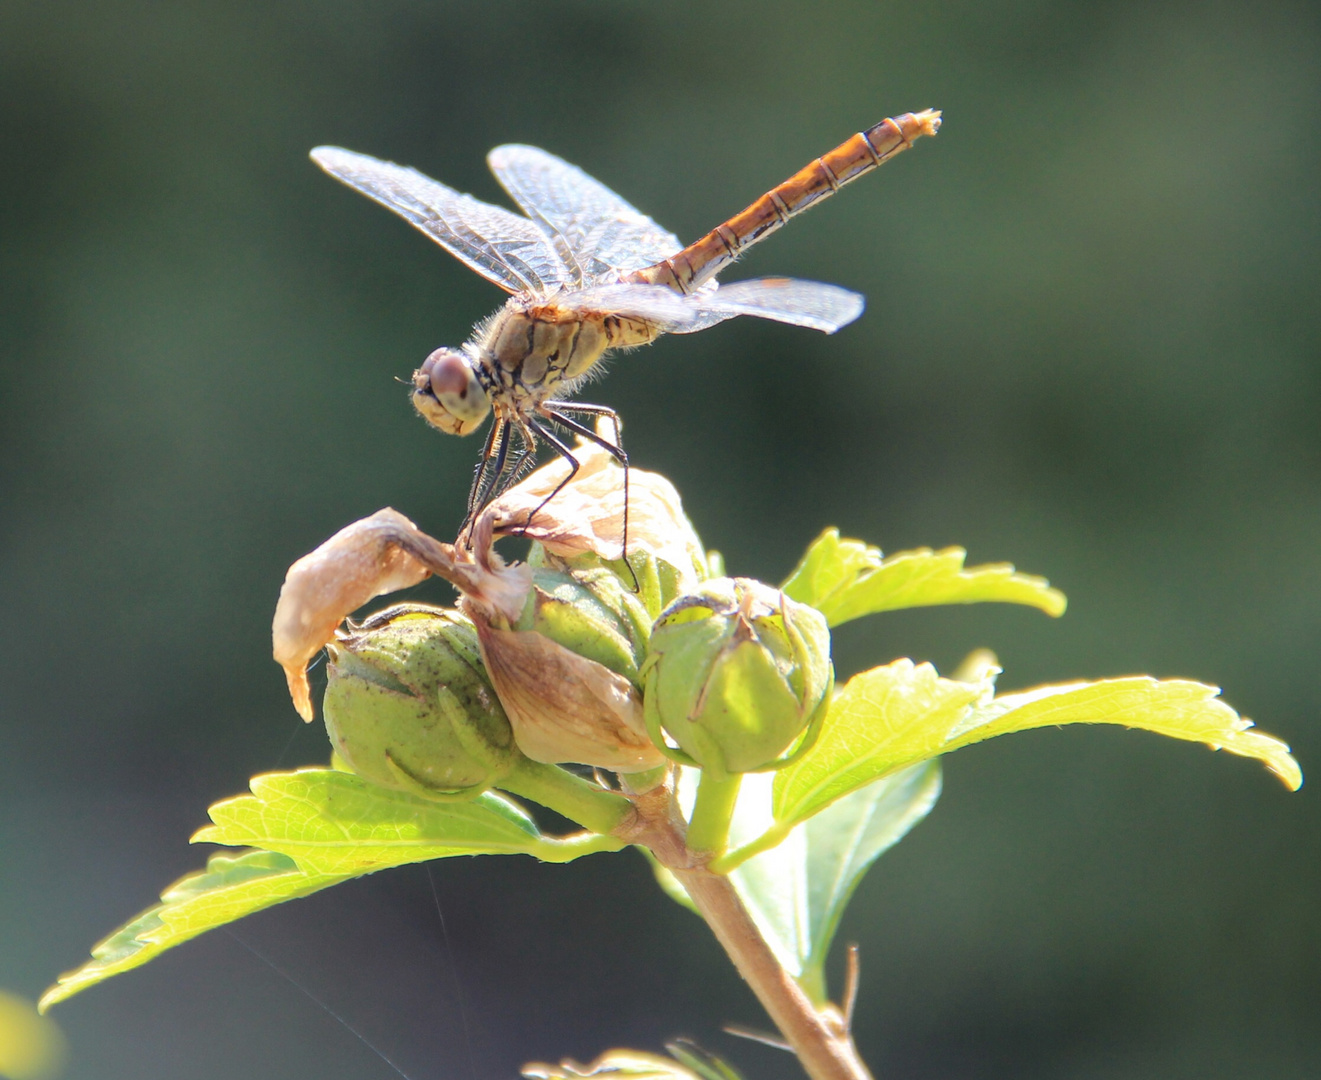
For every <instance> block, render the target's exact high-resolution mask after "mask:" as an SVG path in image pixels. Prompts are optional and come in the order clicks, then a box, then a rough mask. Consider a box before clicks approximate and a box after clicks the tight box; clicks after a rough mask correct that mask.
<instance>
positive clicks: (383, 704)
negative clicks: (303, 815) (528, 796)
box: [323, 605, 519, 798]
mask: <svg viewBox="0 0 1321 1080" xmlns="http://www.w3.org/2000/svg"><path fill="white" fill-rule="evenodd" d="M327 648H328V652H329V654H330V664H329V668H328V670H329V682H328V684H327V686H326V697H325V703H324V706H323V712H324V714H325V721H326V732H327V734H328V735H329V736H330V741H331V744H332V745H333V746H334V748H335V751H336V753H337V754H338V756H339V757H340V758H341V759H342V760H343V762H344V763H345V764H346V765H347V766H348V767H349V768H350V769H351V770H352V771H353V772H355V773H357V774H358V775H359V776H361V777H363V778H364V779H367V780H371V781H373V782H374V783H377V784H380V785H382V786H384V787H389V788H395V789H399V790H404V791H411V792H413V793H414V794H420V795H425V796H427V797H430V798H447V797H449V798H455V797H457V798H463V797H472V796H475V795H477V794H479V793H480V792H482V791H484V790H486V789H487V788H488V787H490V786H491V785H492V784H494V783H496V782H498V781H499V780H500V779H501V778H502V777H503V776H505V775H506V774H507V773H508V772H509V770H510V769H511V768H512V767H513V765H514V763H515V761H516V760H517V759H518V756H519V754H518V748H517V747H516V746H515V744H514V737H513V731H512V730H511V728H510V725H509V721H508V719H507V718H506V716H505V712H504V709H503V708H502V707H501V705H500V701H499V699H498V698H497V697H496V695H495V692H494V690H492V688H491V684H490V682H489V681H488V679H487V677H486V674H485V672H484V670H483V668H482V662H481V653H480V649H479V646H478V642H477V633H476V631H475V630H474V629H473V626H472V624H471V623H470V622H469V621H468V620H467V619H466V618H464V617H463V616H462V615H460V614H459V613H458V612H455V611H447V610H444V609H441V608H432V607H426V606H423V605H398V606H396V607H392V608H387V609H386V610H385V611H381V612H378V613H377V614H375V615H373V616H371V617H370V618H368V619H367V620H366V621H364V622H363V623H361V624H359V625H356V626H353V625H351V626H350V629H349V630H348V631H341V633H340V634H339V635H338V639H337V640H336V642H335V643H334V644H332V645H330V646H328V647H327Z"/></svg>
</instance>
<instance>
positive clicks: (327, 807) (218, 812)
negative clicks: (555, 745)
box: [193, 769, 621, 876]
mask: <svg viewBox="0 0 1321 1080" xmlns="http://www.w3.org/2000/svg"><path fill="white" fill-rule="evenodd" d="M251 787H252V794H251V795H239V796H236V797H234V798H232V799H225V800H224V801H223V802H218V803H216V804H215V805H214V806H213V807H211V811H210V813H211V820H212V821H213V822H214V824H213V825H209V826H207V827H205V828H203V829H200V830H199V831H198V832H197V834H196V835H195V836H194V837H193V840H194V841H195V842H205V843H211V844H229V845H233V846H242V847H259V848H263V849H265V850H267V851H278V852H281V853H282V854H285V855H288V856H290V857H291V858H292V859H294V860H295V861H296V862H297V863H298V865H299V867H301V868H302V869H304V870H306V871H308V872H311V873H331V874H344V875H349V876H352V875H354V874H367V873H371V872H372V871H374V870H380V869H383V868H385V867H387V866H401V865H403V864H404V863H413V862H422V861H425V860H428V859H440V858H444V857H446V856H448V855H478V854H517V853H522V854H527V855H534V856H536V857H537V858H538V859H541V860H543V861H545V862H567V861H568V860H569V859H574V858H577V857H578V856H579V855H585V854H588V853H590V852H592V851H607V850H614V849H617V848H618V847H620V846H621V845H620V843H619V841H617V840H614V839H613V838H611V837H606V836H596V835H593V834H582V835H579V836H573V837H567V838H564V839H558V838H555V837H549V836H543V835H542V834H541V833H540V832H539V831H538V830H537V827H536V825H535V824H534V822H533V821H532V819H531V818H530V817H528V815H527V814H526V813H525V812H524V811H523V810H522V809H521V808H520V807H519V806H518V805H517V804H516V803H514V802H513V801H512V800H510V799H508V798H505V797H504V796H503V795H497V794H495V793H493V792H487V793H486V794H484V795H480V796H478V797H477V798H475V799H472V800H470V801H467V802H432V801H430V800H427V799H423V798H421V797H419V796H415V795H410V794H408V793H406V792H401V791H390V790H387V789H386V788H382V787H377V786H376V785H375V784H371V783H368V782H367V781H365V780H362V779H359V778H358V777H356V776H352V775H350V774H347V773H342V772H338V771H336V770H334V769H299V770H297V771H295V772H287V773H268V774H266V775H265V776H257V777H254V778H253V780H252V784H251Z"/></svg>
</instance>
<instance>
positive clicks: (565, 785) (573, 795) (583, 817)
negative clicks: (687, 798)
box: [500, 758, 633, 833]
mask: <svg viewBox="0 0 1321 1080" xmlns="http://www.w3.org/2000/svg"><path fill="white" fill-rule="evenodd" d="M500 787H501V788H502V789H503V790H505V791H508V792H510V793H511V794H513V795H521V796H523V798H525V799H531V800H532V801H533V802H535V803H540V804H541V805H542V806H546V807H549V808H550V809H552V810H554V811H555V812H556V813H557V814H563V815H564V816H565V817H566V818H568V819H569V820H570V821H576V822H577V823H578V824H579V825H581V826H582V827H583V828H585V829H591V830H592V832H597V833H612V832H614V831H615V830H616V829H618V828H619V827H620V826H621V825H622V824H624V822H625V821H627V820H628V819H629V818H630V816H631V815H632V814H633V806H632V804H631V803H630V802H629V801H628V800H627V799H626V798H624V797H623V796H622V795H615V794H612V793H611V792H609V791H604V790H602V789H601V788H599V787H597V786H596V785H595V784H589V783H588V782H587V781H586V780H583V779H582V778H581V777H578V776H574V775H573V773H570V772H566V771H565V770H564V769H561V768H559V767H558V766H555V765H542V764H541V763H540V762H536V761H532V760H531V759H529V758H523V759H522V760H521V761H520V762H519V763H518V764H517V765H515V766H514V769H513V771H512V772H510V773H509V774H508V775H507V776H505V777H504V778H503V779H502V780H501V781H500Z"/></svg>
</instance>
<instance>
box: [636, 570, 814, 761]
mask: <svg viewBox="0 0 1321 1080" xmlns="http://www.w3.org/2000/svg"><path fill="white" fill-rule="evenodd" d="M643 676H644V686H645V693H644V698H643V700H644V710H645V715H646V719H647V725H648V728H649V729H650V730H652V732H653V738H657V737H658V735H659V732H660V730H661V729H663V730H664V732H665V733H666V734H667V735H669V737H670V738H671V739H673V740H674V742H676V743H677V744H678V746H679V749H680V750H681V751H682V752H683V753H684V754H686V755H687V756H688V757H689V758H691V759H692V760H693V761H694V762H695V763H696V764H698V765H700V766H702V767H703V768H704V769H708V770H710V771H711V772H712V773H713V774H714V775H728V774H731V773H743V772H752V771H755V770H758V769H765V768H768V767H770V768H774V767H776V766H777V765H779V764H782V760H778V759H780V755H781V754H783V753H784V752H785V751H786V750H788V749H789V748H790V747H791V746H793V744H794V743H795V742H796V741H798V740H799V738H800V736H802V735H803V734H804V733H805V732H807V731H808V729H809V727H810V726H811V725H812V724H813V722H814V721H815V720H818V719H819V718H820V717H821V716H822V715H824V712H825V709H826V707H827V705H828V704H829V699H830V692H831V689H832V688H833V686H834V669H833V667H832V666H831V663H830V631H829V629H828V628H827V626H826V620H825V618H824V616H822V615H821V613H820V612H818V611H816V610H815V609H813V608H811V607H808V606H807V605H806V604H800V603H797V602H795V601H793V600H790V599H788V598H787V597H786V596H785V595H784V594H783V593H781V592H779V591H778V590H776V589H773V588H771V587H770V586H768V585H763V584H762V583H761V582H758V581H752V580H750V579H747V578H716V579H714V580H711V581H707V582H705V583H703V584H702V586H701V587H700V588H699V589H698V590H697V591H695V592H694V593H692V594H690V595H688V596H685V597H682V598H681V599H679V600H677V601H675V602H674V603H672V604H671V605H670V606H669V607H668V608H666V610H665V611H664V612H662V614H661V617H660V618H659V619H658V620H657V621H656V625H655V626H654V628H653V629H652V635H651V646H650V651H649V654H648V657H647V660H646V662H645V664H644V668H643Z"/></svg>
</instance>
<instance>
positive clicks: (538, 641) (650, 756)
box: [476, 619, 665, 773]
mask: <svg viewBox="0 0 1321 1080" xmlns="http://www.w3.org/2000/svg"><path fill="white" fill-rule="evenodd" d="M476 626H477V637H478V640H479V641H480V642H481V645H482V659H483V660H484V661H485V662H486V672H487V674H488V675H489V676H490V678H491V685H492V686H494V687H495V692H496V694H497V695H498V696H499V698H500V701H501V704H503V705H504V707H505V713H506V714H507V715H508V717H509V722H510V724H511V725H513V728H514V740H515V742H517V743H518V748H519V749H520V750H522V751H523V753H524V754H526V755H527V756H528V757H530V758H531V759H532V760H533V761H541V762H545V763H547V764H560V763H565V762H573V763H576V764H579V765H594V766H596V767H598V768H602V769H612V770H614V771H615V772H622V773H633V772H644V771H646V770H648V769H654V768H655V767H656V766H658V765H663V764H664V763H665V756H664V755H663V754H662V753H661V752H660V750H658V749H657V748H656V747H655V746H654V745H653V744H652V742H651V739H650V738H648V736H647V727H646V724H645V723H644V721H643V716H642V695H641V694H640V693H639V692H638V689H637V687H636V686H634V685H633V684H632V683H631V682H629V681H628V679H626V678H624V677H623V676H622V675H618V674H616V673H615V672H613V671H611V670H610V669H609V668H608V667H606V666H605V665H604V664H599V663H597V662H596V661H595V660H589V659H587V658H586V657H584V656H579V655H578V654H577V653H575V652H572V651H570V650H569V649H567V648H565V647H564V646H563V645H560V644H559V643H558V642H555V641H552V640H551V639H550V638H547V637H543V636H542V635H541V634H539V633H537V632H535V631H531V630H501V629H498V628H496V627H493V626H491V625H489V624H488V623H486V622H484V621H482V620H480V619H479V620H477V622H476Z"/></svg>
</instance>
